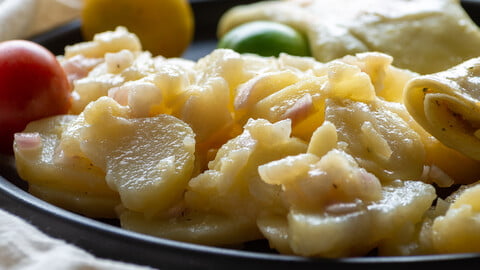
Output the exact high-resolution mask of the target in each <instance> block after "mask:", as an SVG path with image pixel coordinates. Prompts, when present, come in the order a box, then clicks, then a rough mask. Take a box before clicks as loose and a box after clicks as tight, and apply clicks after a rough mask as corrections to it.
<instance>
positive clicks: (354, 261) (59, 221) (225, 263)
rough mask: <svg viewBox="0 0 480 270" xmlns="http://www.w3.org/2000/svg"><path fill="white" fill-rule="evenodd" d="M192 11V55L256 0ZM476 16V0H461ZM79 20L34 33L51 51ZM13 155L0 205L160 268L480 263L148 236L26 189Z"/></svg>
mask: <svg viewBox="0 0 480 270" xmlns="http://www.w3.org/2000/svg"><path fill="white" fill-rule="evenodd" d="M191 2H192V5H193V8H194V12H195V17H196V31H197V32H196V36H195V42H194V43H193V45H192V46H191V47H190V48H189V50H188V51H187V52H186V53H185V55H184V57H185V58H189V59H193V60H196V59H198V58H200V57H202V56H203V55H206V54H208V53H209V52H210V51H211V50H212V49H214V48H215V44H216V36H215V31H216V26H217V22H218V18H219V17H220V16H221V14H223V12H225V11H226V10H227V9H228V8H229V7H231V6H234V5H238V4H244V3H251V2H254V1H241V0H236V1H233V0H232V1H229V0H223V1H219V0H191ZM462 4H463V5H464V7H465V9H466V10H467V12H468V13H469V14H470V16H471V17H472V19H473V20H474V21H475V22H477V23H478V22H479V20H480V17H477V16H480V3H479V2H477V1H473V0H470V1H462ZM79 26H80V21H74V22H71V23H69V24H66V25H64V26H62V27H59V28H57V29H54V30H52V31H50V32H48V33H44V34H42V35H39V36H35V37H32V38H31V40H33V41H36V42H39V43H41V44H43V45H45V46H46V47H47V48H49V49H50V50H51V51H52V52H54V53H55V54H63V48H64V47H65V45H68V44H73V43H76V42H79V41H81V40H82V38H81V34H80V30H79ZM25 190H26V184H25V182H24V181H22V180H21V179H20V178H19V177H18V175H17V173H16V170H15V165H14V160H13V157H11V156H0V207H1V208H3V209H5V210H8V211H9V212H12V213H14V214H16V215H18V216H20V217H22V218H24V219H25V220H27V221H28V222H30V223H31V224H33V225H35V226H37V227H38V228H40V229H41V230H42V231H43V232H45V233H47V234H49V235H51V236H53V237H56V238H61V239H64V240H66V241H68V242H70V243H73V244H75V245H77V246H79V247H81V248H83V249H85V250H87V251H89V252H91V253H92V254H94V255H96V256H99V257H103V258H109V259H114V260H119V261H125V262H131V263H136V264H141V265H148V266H152V267H155V268H160V269H262V268H269V269H329V268H333V267H338V268H340V267H341V268H343V269H345V268H348V269H349V268H352V269H353V268H355V269H382V268H386V267H388V268H389V269H397V268H398V269H404V268H406V267H408V268H412V267H413V268H420V267H422V268H425V267H468V268H473V267H474V266H478V265H480V255H479V254H449V255H448V254H447V255H429V256H408V257H374V256H372V257H358V258H342V259H313V258H304V257H299V256H286V255H279V254H276V253H274V252H272V251H270V250H269V248H268V244H266V242H264V241H259V242H253V243H247V244H246V245H245V247H244V248H242V249H227V248H216V247H207V246H201V245H195V244H188V243H182V242H177V241H171V240H165V239H160V238H156V237H151V236H147V235H143V234H139V233H135V232H131V231H127V230H124V229H121V228H119V227H118V224H116V223H115V222H112V221H110V220H93V219H90V218H86V217H83V216H80V215H77V214H74V213H71V212H69V211H66V210H63V209H61V208H58V207H56V206H53V205H51V204H49V203H46V202H44V201H42V200H40V199H37V198H35V197H34V196H32V195H30V194H29V193H27V192H26V191H25Z"/></svg>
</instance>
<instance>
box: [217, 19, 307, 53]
mask: <svg viewBox="0 0 480 270" xmlns="http://www.w3.org/2000/svg"><path fill="white" fill-rule="evenodd" d="M217 47H218V48H228V49H232V50H234V51H236V52H239V53H255V54H258V55H261V56H278V55H279V54H280V53H281V52H285V53H287V54H290V55H296V56H310V49H309V46H308V40H307V38H306V37H305V35H303V34H302V33H300V32H299V31H297V30H296V29H294V28H292V27H290V26H288V25H285V24H281V23H277V22H272V21H253V22H248V23H245V24H242V25H240V26H237V27H235V28H233V29H232V30H230V31H229V32H227V33H226V34H225V35H224V36H223V37H222V38H221V39H220V40H219V42H218V45H217Z"/></svg>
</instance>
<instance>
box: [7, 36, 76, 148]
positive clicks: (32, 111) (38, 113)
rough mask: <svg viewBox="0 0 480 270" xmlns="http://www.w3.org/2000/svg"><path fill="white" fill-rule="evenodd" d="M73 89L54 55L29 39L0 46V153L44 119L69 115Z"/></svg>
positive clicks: (11, 41)
mask: <svg viewBox="0 0 480 270" xmlns="http://www.w3.org/2000/svg"><path fill="white" fill-rule="evenodd" d="M70 105H71V86H70V83H69V81H68V78H67V75H66V73H65V71H64V70H63V68H62V66H61V65H60V63H59V62H58V61H57V59H56V57H55V55H53V54H52V53H51V52H50V51H49V50H47V49H46V48H44V47H43V46H41V45H39V44H37V43H34V42H31V41H27V40H9V41H4V42H1V43H0V152H1V153H13V135H14V133H16V132H20V131H23V129H25V127H26V125H27V124H28V123H29V122H31V121H34V120H38V119H40V118H43V117H47V116H52V115H57V114H64V113H67V112H68V110H69V108H70Z"/></svg>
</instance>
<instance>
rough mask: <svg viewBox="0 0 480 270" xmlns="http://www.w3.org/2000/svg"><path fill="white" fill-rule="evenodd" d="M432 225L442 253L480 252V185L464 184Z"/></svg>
mask: <svg viewBox="0 0 480 270" xmlns="http://www.w3.org/2000/svg"><path fill="white" fill-rule="evenodd" d="M451 196H452V197H453V198H451V200H452V201H453V202H452V203H451V204H450V207H449V208H448V210H447V212H446V214H445V215H443V216H439V217H437V218H436V219H435V220H434V222H433V225H432V231H433V246H434V248H435V250H436V251H437V252H440V253H461V252H480V233H479V232H480V213H479V211H480V199H479V198H480V185H478V182H477V183H475V184H471V185H469V186H464V187H463V188H462V189H461V190H460V191H458V192H457V193H454V194H452V195H451Z"/></svg>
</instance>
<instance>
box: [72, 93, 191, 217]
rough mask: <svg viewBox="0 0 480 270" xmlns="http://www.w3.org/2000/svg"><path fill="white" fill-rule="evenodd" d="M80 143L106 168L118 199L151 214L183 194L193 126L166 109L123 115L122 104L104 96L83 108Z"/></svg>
mask: <svg viewBox="0 0 480 270" xmlns="http://www.w3.org/2000/svg"><path fill="white" fill-rule="evenodd" d="M84 114H85V122H86V126H85V127H84V128H83V129H82V132H81V136H80V137H81V140H82V145H81V149H82V151H83V152H84V153H85V155H86V156H87V157H89V158H90V159H91V160H92V162H93V163H94V164H96V165H97V166H99V167H100V168H103V169H104V170H105V172H106V176H105V179H106V181H107V183H108V184H109V186H110V187H111V188H112V189H114V190H116V191H118V192H119V194H120V197H121V200H122V204H123V205H124V206H125V207H126V208H128V209H131V210H134V211H138V212H142V213H145V214H146V215H152V214H155V213H157V212H159V211H162V210H166V209H168V208H169V207H171V206H172V205H173V204H175V203H176V202H177V201H178V200H180V199H181V197H182V195H183V191H184V189H185V188H186V185H187V183H188V180H189V179H190V177H191V174H192V170H193V164H194V151H195V139H194V136H195V135H194V133H193V132H192V130H191V128H190V127H189V126H188V125H187V124H185V123H184V122H182V121H181V120H179V119H177V118H175V117H173V116H170V115H158V116H155V117H148V118H132V119H130V118H125V114H127V115H128V111H126V107H122V106H120V105H119V104H118V103H116V102H115V101H114V100H112V99H111V98H108V97H102V98H100V99H98V100H97V101H95V102H93V103H90V104H89V106H88V107H87V108H86V109H85V111H84Z"/></svg>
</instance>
